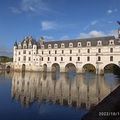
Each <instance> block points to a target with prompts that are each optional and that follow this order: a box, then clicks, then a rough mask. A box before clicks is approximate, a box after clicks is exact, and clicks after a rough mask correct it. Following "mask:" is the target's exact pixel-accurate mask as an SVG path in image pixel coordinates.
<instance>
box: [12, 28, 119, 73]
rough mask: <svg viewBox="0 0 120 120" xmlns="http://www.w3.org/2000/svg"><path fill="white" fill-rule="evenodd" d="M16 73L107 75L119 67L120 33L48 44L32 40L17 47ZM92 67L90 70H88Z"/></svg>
mask: <svg viewBox="0 0 120 120" xmlns="http://www.w3.org/2000/svg"><path fill="white" fill-rule="evenodd" d="M13 58H14V63H13V64H14V70H18V71H22V70H26V71H48V72H50V71H57V70H59V71H60V72H66V71H68V70H69V69H71V68H72V69H74V70H75V71H76V72H77V73H83V72H84V71H86V70H87V69H89V71H95V72H96V73H97V74H102V73H104V68H105V66H107V65H109V64H114V65H116V66H118V67H119V64H120V30H118V38H115V37H114V36H105V37H96V38H85V39H74V40H63V41H62V40H61V41H45V40H44V38H43V37H41V39H40V40H39V41H36V40H35V39H33V38H32V37H31V36H30V37H25V38H24V39H23V40H22V42H19V43H17V42H15V44H14V54H13ZM87 65H88V66H91V67H87Z"/></svg>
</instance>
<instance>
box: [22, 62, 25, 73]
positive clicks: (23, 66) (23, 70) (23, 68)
mask: <svg viewBox="0 0 120 120" xmlns="http://www.w3.org/2000/svg"><path fill="white" fill-rule="evenodd" d="M25 70H26V65H25V64H23V65H22V72H25Z"/></svg>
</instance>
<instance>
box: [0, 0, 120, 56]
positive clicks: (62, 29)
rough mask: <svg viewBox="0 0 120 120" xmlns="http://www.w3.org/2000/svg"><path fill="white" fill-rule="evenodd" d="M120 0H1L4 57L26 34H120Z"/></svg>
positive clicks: (69, 36)
mask: <svg viewBox="0 0 120 120" xmlns="http://www.w3.org/2000/svg"><path fill="white" fill-rule="evenodd" d="M116 21H120V0H0V56H1V55H7V56H12V50H13V45H14V42H15V41H17V42H19V41H22V40H23V39H24V37H25V36H33V38H35V39H36V40H39V39H40V37H41V36H43V37H44V38H45V40H46V41H50V40H65V39H78V38H85V37H100V36H107V35H115V36H117V29H118V27H119V25H118V24H117V23H116Z"/></svg>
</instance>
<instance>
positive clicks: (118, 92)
mask: <svg viewBox="0 0 120 120" xmlns="http://www.w3.org/2000/svg"><path fill="white" fill-rule="evenodd" d="M82 120H120V86H118V87H117V88H116V89H115V90H114V91H113V92H111V93H110V94H109V95H108V96H107V97H106V98H104V99H103V100H102V101H101V102H100V103H99V104H98V105H96V106H95V107H94V108H93V109H91V110H90V111H89V112H88V113H87V114H86V115H85V116H84V117H83V118H82Z"/></svg>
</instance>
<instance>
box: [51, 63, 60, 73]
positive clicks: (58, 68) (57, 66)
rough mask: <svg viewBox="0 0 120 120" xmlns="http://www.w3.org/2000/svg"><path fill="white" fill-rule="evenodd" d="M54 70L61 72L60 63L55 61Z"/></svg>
mask: <svg viewBox="0 0 120 120" xmlns="http://www.w3.org/2000/svg"><path fill="white" fill-rule="evenodd" d="M51 71H52V72H60V65H59V64H58V63H53V64H52V67H51Z"/></svg>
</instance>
